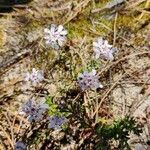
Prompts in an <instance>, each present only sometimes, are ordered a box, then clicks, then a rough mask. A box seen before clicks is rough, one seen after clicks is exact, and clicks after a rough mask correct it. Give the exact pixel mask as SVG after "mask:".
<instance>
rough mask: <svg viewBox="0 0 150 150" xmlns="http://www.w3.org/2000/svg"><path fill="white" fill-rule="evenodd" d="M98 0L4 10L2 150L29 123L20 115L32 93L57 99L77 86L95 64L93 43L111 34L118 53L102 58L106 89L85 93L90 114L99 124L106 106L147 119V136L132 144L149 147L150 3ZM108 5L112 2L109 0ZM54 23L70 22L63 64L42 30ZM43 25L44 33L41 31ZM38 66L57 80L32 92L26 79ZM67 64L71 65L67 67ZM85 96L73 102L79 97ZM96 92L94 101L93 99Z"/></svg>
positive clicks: (0, 95) (115, 112) (115, 114)
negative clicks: (91, 63) (89, 65)
mask: <svg viewBox="0 0 150 150" xmlns="http://www.w3.org/2000/svg"><path fill="white" fill-rule="evenodd" d="M93 1H94V0H93ZM93 1H92V0H75V1H71V0H67V1H65V0H58V1H57V2H56V1H53V0H50V1H49V0H45V1H42V2H41V1H40V2H39V1H37V2H36V1H33V2H31V3H29V4H28V5H24V6H17V7H14V8H13V12H11V13H0V15H2V17H1V18H0V26H1V25H2V27H3V29H2V30H3V31H5V33H6V37H4V36H3V35H2V37H1V31H0V39H2V38H4V40H3V42H4V43H3V44H2V46H1V43H0V46H1V47H0V67H1V68H0V75H1V79H0V81H1V82H0V90H1V91H0V110H1V113H0V116H1V119H0V149H5V148H6V149H13V148H14V142H15V136H16V134H18V133H20V132H21V126H22V124H23V123H25V122H26V120H25V119H24V118H22V117H20V116H19V115H17V111H18V107H19V106H20V104H21V103H22V102H23V101H25V99H28V98H29V97H30V94H33V95H36V96H37V97H38V96H39V95H40V94H41V95H42V94H43V93H42V92H43V91H42V90H41V89H42V88H43V87H44V90H45V91H48V92H49V94H50V95H52V96H55V99H57V98H59V97H60V96H61V94H63V93H62V91H63V90H64V91H67V89H71V88H76V82H75V81H74V80H75V77H76V75H77V74H78V73H79V72H80V70H81V69H82V68H84V67H85V66H86V64H87V63H89V60H90V59H91V56H92V55H93V54H92V53H93V52H92V47H91V43H92V40H93V39H94V38H96V37H98V36H105V38H106V39H108V40H109V41H110V43H111V44H113V46H115V47H117V48H118V52H117V54H116V56H115V60H114V61H113V62H107V61H104V60H100V63H101V65H100V68H99V69H98V75H99V76H100V80H101V81H102V82H103V84H104V89H102V90H100V91H98V93H96V94H95V93H94V94H95V95H94V94H93V93H92V92H90V93H85V95H84V100H85V105H87V104H90V105H92V106H93V107H91V109H88V108H87V109H86V112H87V114H88V116H89V118H93V117H94V116H96V120H95V122H97V121H98V119H97V118H98V117H99V112H100V111H101V110H102V109H104V110H105V107H104V106H107V107H108V110H107V112H108V113H112V114H113V117H112V118H111V119H112V120H113V119H114V118H118V117H123V116H124V115H126V114H130V115H133V116H134V114H136V117H137V118H140V119H145V120H146V121H145V122H146V123H145V122H144V123H145V124H144V128H145V130H144V131H145V132H146V133H143V135H142V136H141V137H133V138H132V139H133V141H132V143H131V145H132V144H133V143H134V142H135V141H136V140H137V139H138V141H140V142H141V141H144V142H143V143H144V144H145V147H146V148H147V149H148V148H149V145H148V144H147V143H148V142H149V140H150V135H149V133H150V127H149V124H148V123H149V120H150V118H148V117H149V115H148V114H149V113H150V112H149V109H150V105H149V104H150V103H149V99H150V92H149V91H150V90H149V89H150V78H149V76H150V60H149V58H150V52H149V50H148V46H149V28H150V26H149V19H150V18H149V16H148V15H149V12H148V8H149V5H150V4H149V3H150V2H149V0H138V1H133V0H132V1H128V2H125V4H124V6H123V7H122V6H121V7H120V6H117V9H114V10H111V9H109V10H103V6H102V5H101V2H100V1H99V2H97V3H96V2H95V3H93ZM102 3H103V4H107V1H105V0H103V1H102ZM118 7H119V9H118ZM94 10H95V11H94ZM101 10H103V11H102V12H101ZM91 12H93V13H91ZM122 18H123V19H122ZM133 18H134V19H133ZM51 23H56V24H64V25H65V27H66V28H67V29H68V31H69V41H68V43H67V46H68V47H69V49H70V50H69V51H67V52H66V56H63V59H64V61H63V62H57V55H58V54H57V53H56V52H55V51H53V50H51V49H48V48H47V47H45V45H44V43H43V37H42V31H43V29H44V27H46V26H47V25H49V24H51ZM109 23H110V24H109ZM37 29H39V32H40V33H39V34H36V32H37V31H36V30H37ZM0 30H1V28H0ZM33 31H35V33H33V34H35V35H34V36H33V38H32V37H30V39H32V41H31V42H30V41H28V39H27V37H28V36H29V33H31V34H32V32H33ZM34 37H35V39H34ZM13 39H15V40H13ZM0 42H1V41H0ZM138 62H140V63H138ZM32 67H37V68H40V69H43V70H44V71H45V75H46V77H47V78H48V81H49V83H51V84H50V85H49V83H45V84H43V85H41V87H38V89H32V88H29V90H28V91H29V92H24V89H26V88H27V89H28V86H27V85H25V83H24V82H23V74H24V73H25V72H27V71H28V70H30V69H31V68H32ZM67 67H68V68H69V69H68V70H67V71H66V70H65V68H67ZM72 68H73V69H72ZM72 79H73V80H72ZM65 83H67V84H65ZM48 85H49V86H48ZM51 85H53V87H51ZM131 85H132V86H133V87H134V88H133V91H131V93H130V92H129V91H128V86H131ZM138 89H140V90H138ZM118 91H119V92H118ZM80 94H81V93H79V94H78V95H77V96H76V97H75V98H74V100H73V101H76V100H78V98H79V96H80ZM130 94H131V95H130ZM43 95H44V94H43ZM93 95H94V99H95V101H94V102H93V101H92V100H93V99H92V98H91V97H93ZM135 112H136V113H135ZM138 112H139V113H138ZM141 114H142V115H141ZM146 117H147V118H146ZM147 132H148V133H147ZM134 139H135V141H134ZM141 139H142V140H141ZM1 140H3V141H1ZM1 147H2V148H1ZM4 147H5V148H4Z"/></svg>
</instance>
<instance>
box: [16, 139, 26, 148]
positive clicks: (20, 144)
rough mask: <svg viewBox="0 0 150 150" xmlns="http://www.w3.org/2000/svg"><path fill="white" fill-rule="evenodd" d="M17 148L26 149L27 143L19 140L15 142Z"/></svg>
mask: <svg viewBox="0 0 150 150" xmlns="http://www.w3.org/2000/svg"><path fill="white" fill-rule="evenodd" d="M15 150H26V145H25V144H24V143H23V142H21V141H17V142H16V143H15Z"/></svg>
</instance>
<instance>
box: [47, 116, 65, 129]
mask: <svg viewBox="0 0 150 150" xmlns="http://www.w3.org/2000/svg"><path fill="white" fill-rule="evenodd" d="M49 121H50V123H49V128H50V129H60V127H61V125H63V124H64V123H65V122H66V119H65V118H64V117H60V116H52V117H50V118H49Z"/></svg>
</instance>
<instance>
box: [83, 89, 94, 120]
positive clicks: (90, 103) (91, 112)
mask: <svg viewBox="0 0 150 150" xmlns="http://www.w3.org/2000/svg"><path fill="white" fill-rule="evenodd" d="M85 93H86V97H87V102H88V104H89V105H90V108H91V109H90V112H89V115H90V116H89V118H91V116H93V109H92V102H91V99H90V97H89V95H88V92H87V91H86V92H85Z"/></svg>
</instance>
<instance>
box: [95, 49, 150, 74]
mask: <svg viewBox="0 0 150 150" xmlns="http://www.w3.org/2000/svg"><path fill="white" fill-rule="evenodd" d="M143 54H150V52H149V51H144V52H139V53H135V54H131V55H128V56H125V57H122V58H120V59H119V60H117V61H115V62H113V63H111V64H110V65H109V66H107V67H106V68H104V69H102V70H101V71H100V72H99V73H98V74H97V75H100V74H102V73H103V72H105V71H107V70H108V69H109V68H110V67H112V66H114V65H117V64H118V63H120V62H122V61H124V60H126V59H128V58H131V57H134V56H138V55H143Z"/></svg>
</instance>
